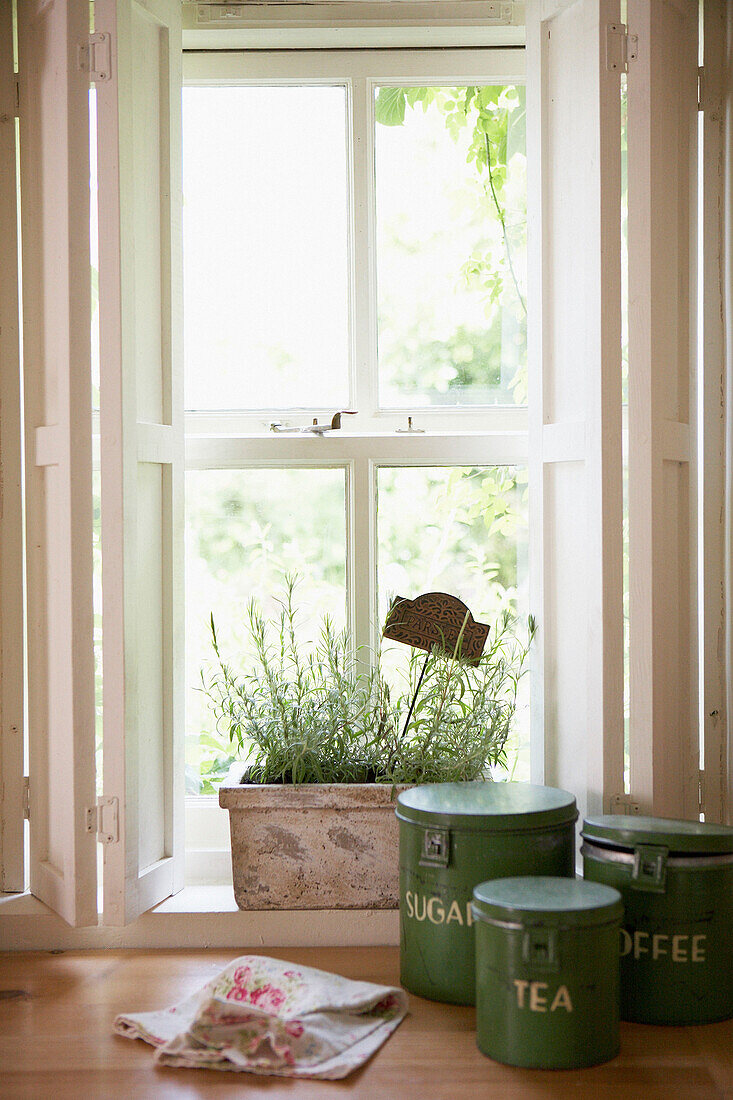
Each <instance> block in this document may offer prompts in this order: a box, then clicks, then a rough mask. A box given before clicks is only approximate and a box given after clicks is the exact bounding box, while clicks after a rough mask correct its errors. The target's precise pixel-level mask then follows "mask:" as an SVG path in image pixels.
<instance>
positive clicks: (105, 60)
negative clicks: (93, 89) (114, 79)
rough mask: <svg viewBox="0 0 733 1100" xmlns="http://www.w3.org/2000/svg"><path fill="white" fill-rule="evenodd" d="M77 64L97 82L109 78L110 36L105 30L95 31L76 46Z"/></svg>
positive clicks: (110, 59)
mask: <svg viewBox="0 0 733 1100" xmlns="http://www.w3.org/2000/svg"><path fill="white" fill-rule="evenodd" d="M76 53H77V66H78V68H79V70H80V72H83V73H89V79H90V80H94V81H96V82H97V83H100V82H101V81H105V80H110V79H111V71H110V70H111V67H112V38H111V35H110V34H109V33H108V32H107V31H95V33H94V34H90V35H89V38H88V39H87V41H86V42H80V43H79V45H78V46H77V51H76Z"/></svg>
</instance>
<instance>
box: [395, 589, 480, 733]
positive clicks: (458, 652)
mask: <svg viewBox="0 0 733 1100" xmlns="http://www.w3.org/2000/svg"><path fill="white" fill-rule="evenodd" d="M382 635H383V637H385V638H389V639H390V640H391V641H394V642H402V643H403V644H404V645H409V646H413V648H415V649H424V650H427V654H428V656H427V657H426V658H425V663H424V665H423V667H422V672H421V673H420V678H419V680H418V682H417V687H416V688H415V694H414V695H413V697H412V702H411V703H410V709H409V711H408V712H407V719H406V721H405V726H404V729H405V730H407V727H408V725H409V722H410V718H411V717H412V711H413V709H414V707H415V700H416V699H417V693H418V692H419V690H420V685H421V684H422V680H423V676H424V675H425V669H426V668H427V664H428V658H429V657H430V654H431V653H432V652H433V651H437V652H439V653H442V654H443V655H444V656H446V657H450V658H453V659H454V660H457V661H463V662H465V663H466V664H469V665H477V664H478V663H479V661H480V660H481V654H482V653H483V651H484V646H485V645H486V639H487V638H488V636H489V628H488V626H487V625H486V624H485V623H478V622H476V620H475V619H474V617H473V615H472V614H471V612H470V611H469V609H468V608H467V607H466V605H465V603H463V601H462V600H459V599H458V597H457V596H450V595H448V593H447V592H425V593H423V595H422V596H417V597H416V598H415V599H414V600H408V599H406V598H405V597H404V596H396V597H395V598H394V600H393V601H392V606H391V607H390V609H389V611H388V613H387V619H386V622H385V624H384V630H383V631H382ZM403 732H404V731H403Z"/></svg>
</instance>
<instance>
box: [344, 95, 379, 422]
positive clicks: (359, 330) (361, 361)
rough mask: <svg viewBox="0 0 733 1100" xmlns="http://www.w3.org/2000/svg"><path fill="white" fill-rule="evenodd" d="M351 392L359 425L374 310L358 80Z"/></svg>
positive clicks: (367, 161)
mask: <svg viewBox="0 0 733 1100" xmlns="http://www.w3.org/2000/svg"><path fill="white" fill-rule="evenodd" d="M350 125H351V141H350V145H351V211H352V213H351V272H352V275H351V325H352V329H351V334H352V335H351V348H352V364H351V371H352V375H351V392H352V394H353V408H355V409H357V410H358V411H359V413H360V417H359V420H360V421H361V420H362V419H369V420H370V419H371V418H372V417H373V415H374V413H375V411H376V409H377V370H376V359H377V355H376V307H375V298H376V295H375V286H376V272H375V267H374V250H373V248H372V239H373V234H374V225H373V222H374V216H373V192H374V168H373V165H374V137H373V127H372V107H371V84H370V82H369V81H368V80H367V79H366V78H363V77H360V78H358V79H355V80H354V81H353V82H352V86H351V112H350Z"/></svg>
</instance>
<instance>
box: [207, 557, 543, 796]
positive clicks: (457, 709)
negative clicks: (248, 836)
mask: <svg viewBox="0 0 733 1100" xmlns="http://www.w3.org/2000/svg"><path fill="white" fill-rule="evenodd" d="M296 583H297V582H296V579H295V578H293V577H289V578H287V579H286V583H285V591H284V595H283V598H282V600H281V601H280V612H279V615H278V617H277V618H276V619H275V620H273V621H269V622H268V621H266V620H265V618H264V616H263V615H262V612H261V611H260V609H259V607H258V606H257V604H256V602H255V601H251V602H250V605H249V608H248V630H249V634H250V637H251V639H252V642H253V645H254V652H255V657H254V663H253V665H252V667H250V668H248V669H246V670H244V671H241V672H237V671H235V670H234V669H233V668H232V666H231V665H229V664H227V663H226V661H225V660H224V659H223V657H222V655H221V653H220V650H219V643H218V640H217V636H216V626H215V623H214V620H213V616H212V618H211V637H212V645H213V648H214V653H215V658H216V660H215V662H214V663H213V665H212V666H211V668H210V669H209V670H208V671H202V685H203V690H204V692H205V693H206V695H207V697H208V699H209V703H210V705H211V708H212V711H213V715H214V718H215V721H216V725H217V729H218V732H219V734H220V735H222V736H226V737H228V739H229V741H230V743H231V746H232V756H233V758H234V759H237V760H239V761H241V763H242V773H243V779H244V781H245V782H249V783H365V782H383V783H393V784H394V783H429V782H450V781H452V782H456V781H461V780H471V779H479V778H487V779H488V778H490V777H491V775H490V769H491V768H492V767H496V766H499V767H501V766H504V764H505V763H506V757H505V751H504V750H505V744H506V740H507V736H508V734H509V732H510V729H511V725H512V719H513V716H514V713H515V709H516V701H517V685H518V682H519V678H520V677H521V675H522V671H523V667H524V662H525V658H526V656H527V651H528V649H529V645H530V643H531V639H532V636H533V634H534V630H535V626H534V622H533V621H532V620H531V619H530V620H529V624H528V632H527V638H526V641H520V640H519V638H518V637H517V635H516V633H515V627H516V621H515V620H514V619H513V618H512V617H511V616H510V615H509V614H508V613H505V614H504V615H503V616H502V617H501V619H500V620H499V621H498V622H497V623H496V624H495V627H494V629H492V631H491V632H490V636H489V642H488V643H487V650H486V651H485V653H484V655H483V657H482V659H481V661H480V663H479V664H478V665H477V666H469V665H466V664H464V663H463V662H461V661H460V659H459V654H458V653H453V654H450V655H445V654H442V653H438V652H435V651H434V652H431V653H430V654H427V655H426V654H425V653H423V652H422V651H418V650H412V651H408V650H405V653H406V666H405V668H404V670H403V676H402V690H400V691H398V692H396V693H395V697H394V698H393V697H392V692H391V690H390V686H389V684H388V683H387V681H386V679H385V677H384V676H383V675H382V672H381V671H380V668H379V664H378V662H377V666H376V667H372V666H370V664H369V663H368V662H365V661H364V660H363V659H362V655H360V654H354V652H353V649H352V647H351V645H350V642H349V639H348V636H347V634H346V632H345V631H339V630H335V629H334V627H333V624H332V622H331V620H330V619H329V618H328V617H324V619H323V620H322V624H321V630H320V636H319V637H318V639H317V640H316V641H314V642H311V643H307V642H302V641H301V640H300V639H299V638H298V636H297V629H296V619H297V612H296V609H295V601H294V591H295V587H296ZM426 661H427V663H426ZM423 665H425V673H424V676H423V679H422V683H421V685H420V690H419V692H418V695H417V700H416V702H415V706H414V708H413V710H412V714H411V715H410V719H409V722H408V723H407V725H406V726H405V724H404V723H405V716H406V715H407V713H408V710H409V705H410V702H411V700H412V698H413V696H414V694H415V689H416V686H417V682H418V679H419V677H420V673H421V670H422V668H423Z"/></svg>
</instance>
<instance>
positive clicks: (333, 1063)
mask: <svg viewBox="0 0 733 1100" xmlns="http://www.w3.org/2000/svg"><path fill="white" fill-rule="evenodd" d="M406 1013H407V996H406V994H405V993H404V992H403V991H402V990H401V989H394V988H390V987H389V986H382V985H372V984H371V983H370V982H353V981H349V980H348V979H347V978H341V977H339V976H338V975H337V974H328V973H326V972H325V971H323V970H313V969H311V968H310V967H307V966H294V965H293V964H292V963H287V962H281V961H280V960H278V959H269V958H265V957H264V956H261V955H243V956H242V957H241V958H239V959H235V960H234V961H233V962H231V963H229V965H228V966H227V967H226V968H225V969H224V970H222V971H221V973H220V974H218V975H217V977H216V978H214V979H213V980H212V981H210V982H208V983H207V984H206V985H205V986H204V987H203V989H200V990H199V991H198V992H197V993H194V994H193V995H192V996H191V997H188V998H187V999H186V1000H185V1001H181V1003H180V1004H177V1005H174V1006H172V1007H170V1008H164V1009H161V1010H160V1011H158V1012H136V1013H132V1014H131V1015H129V1016H118V1017H117V1019H116V1020H115V1024H114V1029H115V1031H116V1032H117V1034H118V1035H125V1036H127V1037H128V1038H129V1039H144V1040H145V1042H146V1043H151V1044H152V1045H153V1046H155V1047H157V1050H156V1053H155V1058H156V1061H157V1062H158V1063H159V1064H160V1065H164V1066H187V1067H209V1068H211V1069H225V1070H244V1071H245V1072H247V1073H269V1074H277V1075H279V1076H284V1077H322V1078H337V1077H346V1075H347V1074H348V1073H351V1071H352V1070H354V1069H356V1068H357V1066H360V1065H362V1063H363V1062H365V1061H366V1060H367V1058H369V1057H370V1056H371V1055H372V1054H373V1053H374V1051H375V1050H377V1049H378V1048H379V1047H380V1046H381V1045H382V1043H383V1042H384V1041H385V1039H387V1038H388V1036H389V1035H391V1033H392V1032H393V1031H394V1030H395V1028H396V1027H397V1026H398V1025H399V1024H400V1023H401V1022H402V1020H403V1019H404V1017H405V1015H406Z"/></svg>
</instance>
